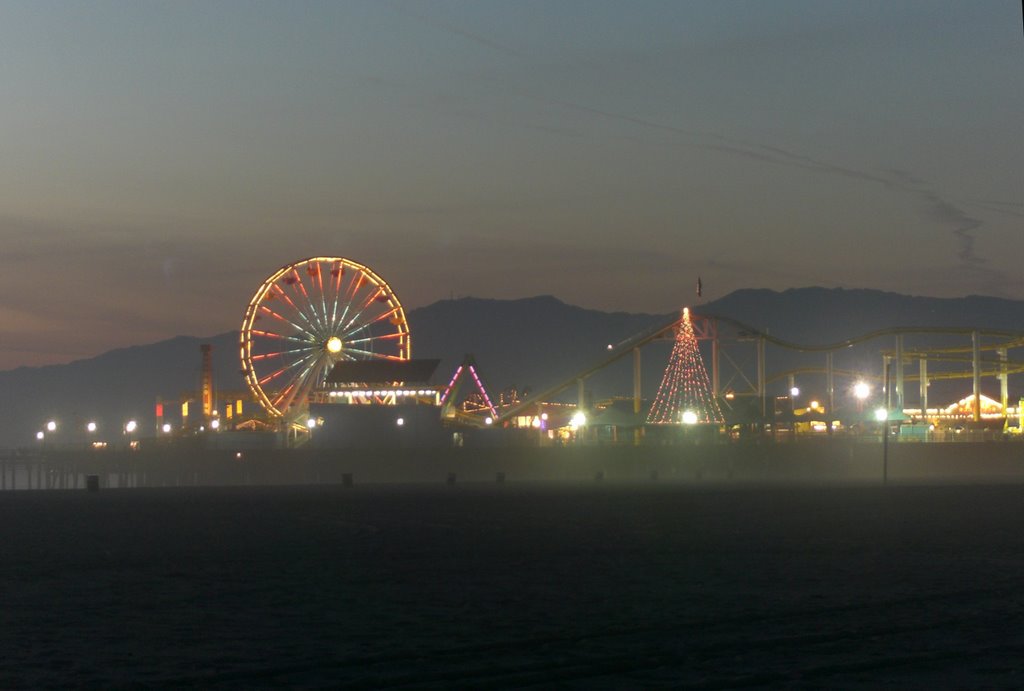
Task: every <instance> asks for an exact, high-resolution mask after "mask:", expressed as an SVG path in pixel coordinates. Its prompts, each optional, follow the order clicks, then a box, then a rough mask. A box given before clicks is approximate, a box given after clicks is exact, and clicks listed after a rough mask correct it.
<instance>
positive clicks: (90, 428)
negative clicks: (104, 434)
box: [85, 422, 96, 432]
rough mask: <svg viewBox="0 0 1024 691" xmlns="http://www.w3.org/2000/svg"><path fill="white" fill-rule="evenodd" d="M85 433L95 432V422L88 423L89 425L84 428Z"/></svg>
mask: <svg viewBox="0 0 1024 691" xmlns="http://www.w3.org/2000/svg"><path fill="white" fill-rule="evenodd" d="M85 431H86V432H95V431H96V423H95V422H90V423H89V424H87V425H86V426H85Z"/></svg>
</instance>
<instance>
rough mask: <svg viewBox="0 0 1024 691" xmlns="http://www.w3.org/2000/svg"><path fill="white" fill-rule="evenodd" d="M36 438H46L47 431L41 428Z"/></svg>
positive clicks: (40, 439)
mask: <svg viewBox="0 0 1024 691" xmlns="http://www.w3.org/2000/svg"><path fill="white" fill-rule="evenodd" d="M36 439H38V440H39V441H42V440H44V439H46V432H44V431H43V430H39V431H38V432H36Z"/></svg>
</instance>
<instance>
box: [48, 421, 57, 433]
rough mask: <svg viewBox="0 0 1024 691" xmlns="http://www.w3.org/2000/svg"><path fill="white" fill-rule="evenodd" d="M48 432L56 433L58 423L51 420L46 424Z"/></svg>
mask: <svg viewBox="0 0 1024 691" xmlns="http://www.w3.org/2000/svg"><path fill="white" fill-rule="evenodd" d="M46 431H47V432H56V431H57V423H56V422H55V421H53V420H50V421H49V422H47V423H46Z"/></svg>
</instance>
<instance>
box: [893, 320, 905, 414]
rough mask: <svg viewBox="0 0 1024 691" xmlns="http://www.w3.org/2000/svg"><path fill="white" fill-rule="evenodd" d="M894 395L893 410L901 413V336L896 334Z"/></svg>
mask: <svg viewBox="0 0 1024 691" xmlns="http://www.w3.org/2000/svg"><path fill="white" fill-rule="evenodd" d="M893 393H894V394H896V395H895V401H894V403H895V406H894V407H895V408H896V410H898V411H899V412H900V413H902V412H903V408H904V405H903V334H896V386H895V387H894V388H893Z"/></svg>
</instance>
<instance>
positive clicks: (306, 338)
mask: <svg viewBox="0 0 1024 691" xmlns="http://www.w3.org/2000/svg"><path fill="white" fill-rule="evenodd" d="M240 341H241V358H242V373H243V374H244V376H245V382H246V384H247V385H248V387H249V390H250V391H252V394H253V396H254V397H255V398H256V400H257V401H259V403H260V405H262V406H263V408H264V410H266V411H267V413H269V414H270V415H271V416H273V417H290V416H292V415H293V414H298V413H299V412H300V411H302V410H303V409H304V408H305V407H306V405H307V403H308V401H309V396H310V393H312V392H313V391H316V390H317V389H319V388H321V387H322V386H323V385H324V381H325V379H326V377H327V374H328V372H330V370H331V367H333V365H334V363H335V362H338V361H339V360H408V359H409V324H408V323H407V322H406V320H405V311H404V310H403V309H402V305H401V303H400V302H399V301H398V297H397V296H396V295H395V294H394V292H393V291H392V290H391V287H390V286H389V285H388V284H387V283H386V282H385V281H384V280H383V279H382V278H381V277H380V276H378V275H377V274H375V273H374V272H373V271H372V270H371V269H370V268H369V267H366V266H364V265H362V264H358V263H356V262H354V261H352V260H350V259H345V258H344V257H312V258H309V259H302V260H300V261H297V262H294V263H292V264H288V265H286V266H283V267H281V268H280V269H278V270H277V271H276V272H275V273H274V274H273V275H271V276H270V277H269V278H268V279H267V280H265V281H264V282H263V284H262V285H261V286H260V287H259V289H258V290H257V291H256V294H255V295H253V297H252V300H250V301H249V306H248V308H247V309H246V310H245V320H244V321H243V322H242V330H241V336H240Z"/></svg>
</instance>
